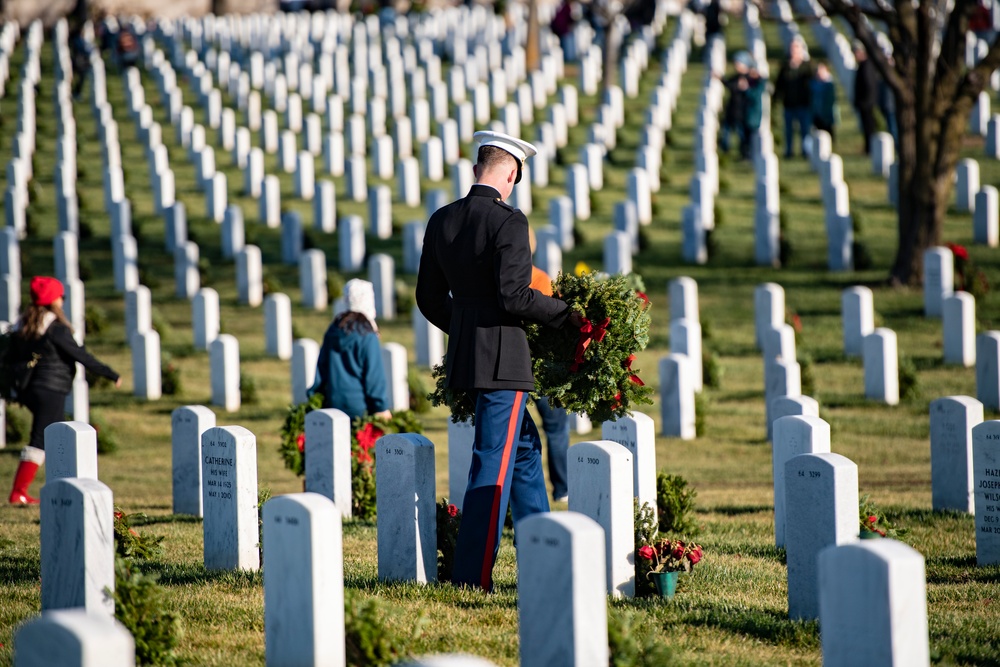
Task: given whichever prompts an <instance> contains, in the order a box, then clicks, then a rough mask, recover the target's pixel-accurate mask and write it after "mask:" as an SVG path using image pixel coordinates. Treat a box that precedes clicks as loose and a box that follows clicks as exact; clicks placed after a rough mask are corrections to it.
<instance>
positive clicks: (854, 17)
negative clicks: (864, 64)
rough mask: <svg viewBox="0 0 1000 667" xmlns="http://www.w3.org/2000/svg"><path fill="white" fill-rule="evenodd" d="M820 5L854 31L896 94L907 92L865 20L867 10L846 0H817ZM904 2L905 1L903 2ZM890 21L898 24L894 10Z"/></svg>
mask: <svg viewBox="0 0 1000 667" xmlns="http://www.w3.org/2000/svg"><path fill="white" fill-rule="evenodd" d="M819 4H820V6H822V7H823V10H824V11H825V12H826V13H827V14H828V15H830V16H842V17H844V20H845V21H847V23H848V24H849V25H850V26H851V30H853V31H854V36H855V38H857V39H858V41H860V42H861V43H862V44H863V45H864V47H865V52H867V54H868V57H869V58H870V59H871V60H872V62H873V63H874V64H875V67H876V68H877V69H878V71H879V73H880V74H881V75H882V78H883V79H885V82H886V83H887V84H889V86H890V87H891V88H892V89H893V90H894V91H895V92H896V94H897V95H905V94H907V87H906V85H905V82H904V81H903V79H902V77H900V76H899V73H898V72H896V70H895V69H894V68H893V67H892V66H891V65H890V64H889V59H888V57H886V55H885V52H883V51H882V48H881V47H880V46H879V44H878V40H877V39H876V38H875V30H874V29H873V28H872V26H871V24H870V23H869V22H868V21H867V20H866V12H867V10H862V9H861V8H860V7H859V6H858V5H856V4H854V3H853V2H847V0H819ZM904 4H905V3H904ZM892 22H893V23H894V24H895V25H896V26H899V25H900V24H899V14H898V13H897V12H896V11H895V10H894V11H893V18H892Z"/></svg>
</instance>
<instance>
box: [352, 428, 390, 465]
mask: <svg viewBox="0 0 1000 667" xmlns="http://www.w3.org/2000/svg"><path fill="white" fill-rule="evenodd" d="M383 435H385V432H384V431H383V430H382V429H380V428H379V427H377V426H375V425H374V424H372V423H368V424H365V426H364V428H360V429H358V432H357V433H355V434H354V437H356V438H357V439H358V448H359V450H360V451H358V463H371V461H372V457H371V454H369V453H368V452H369V451H371V448H372V447H374V446H375V442H376V441H377V440H378V439H379V438H381V437H382V436H383Z"/></svg>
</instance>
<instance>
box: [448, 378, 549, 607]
mask: <svg viewBox="0 0 1000 667" xmlns="http://www.w3.org/2000/svg"><path fill="white" fill-rule="evenodd" d="M527 400H528V395H527V394H526V393H525V392H523V391H509V390H497V391H481V392H479V395H478V397H477V399H476V439H475V443H474V445H473V451H472V467H471V468H470V469H469V485H468V487H467V488H466V491H465V500H464V501H463V502H462V524H461V526H459V529H458V540H457V543H456V545H455V566H454V569H453V570H452V581H453V583H455V584H456V585H459V586H461V585H468V586H477V587H480V588H482V589H483V590H485V591H491V590H493V564H494V563H495V562H496V558H497V551H498V550H499V548H500V535H501V533H502V532H503V524H504V519H506V518H507V504H508V502H509V503H510V508H511V514H512V515H513V517H514V524H515V525H517V522H518V521H520V520H521V519H523V518H525V517H526V516H529V515H531V514H536V513H538V512H547V511H549V499H548V496H547V495H546V493H545V477H544V476H543V475H542V441H541V438H539V437H538V429H537V428H536V427H535V422H534V421H532V419H531V416H530V415H529V414H528V413H527V412H526V411H525V409H524V408H525V404H526V402H527Z"/></svg>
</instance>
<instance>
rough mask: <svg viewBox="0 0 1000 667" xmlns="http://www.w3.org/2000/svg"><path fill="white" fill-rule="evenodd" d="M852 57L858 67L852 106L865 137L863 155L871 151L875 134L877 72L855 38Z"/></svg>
mask: <svg viewBox="0 0 1000 667" xmlns="http://www.w3.org/2000/svg"><path fill="white" fill-rule="evenodd" d="M854 59H855V60H856V61H857V63H858V68H857V70H855V72H854V108H855V109H856V110H857V112H858V118H859V119H860V121H861V134H862V135H864V138H865V155H868V153H869V152H870V151H871V143H872V135H873V134H875V104H876V103H877V102H878V72H876V71H875V63H873V62H872V61H871V60H870V59H869V58H868V52H867V51H865V45H864V44H862V43H861V42H859V41H857V40H855V42H854Z"/></svg>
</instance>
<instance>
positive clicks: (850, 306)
mask: <svg viewBox="0 0 1000 667" xmlns="http://www.w3.org/2000/svg"><path fill="white" fill-rule="evenodd" d="M840 317H841V321H842V322H843V326H844V354H845V355H846V356H848V357H860V356H861V341H862V340H864V337H865V336H867V335H868V334H870V333H871V332H873V331H875V310H874V306H873V297H872V291H871V290H870V289H869V288H867V287H849V288H847V289H845V290H844V291H843V292H841V295H840Z"/></svg>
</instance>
